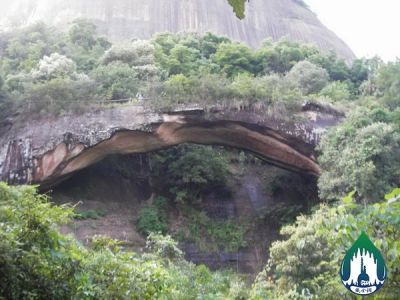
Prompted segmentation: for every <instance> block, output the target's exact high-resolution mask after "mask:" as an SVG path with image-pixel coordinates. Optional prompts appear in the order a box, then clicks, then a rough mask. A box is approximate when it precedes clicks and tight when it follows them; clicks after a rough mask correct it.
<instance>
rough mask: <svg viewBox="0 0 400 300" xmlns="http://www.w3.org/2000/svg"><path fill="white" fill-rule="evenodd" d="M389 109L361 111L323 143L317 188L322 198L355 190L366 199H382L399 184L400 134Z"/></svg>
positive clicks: (330, 132) (329, 197)
mask: <svg viewBox="0 0 400 300" xmlns="http://www.w3.org/2000/svg"><path fill="white" fill-rule="evenodd" d="M389 120H390V114H389V112H388V111H386V110H382V109H372V110H368V109H366V108H364V109H358V110H357V111H355V112H353V113H352V114H351V115H350V116H349V117H348V120H346V121H345V122H344V123H343V124H341V125H339V126H337V127H335V128H332V129H330V130H329V132H328V133H327V134H326V135H325V136H324V137H323V139H322V141H321V146H320V147H321V148H320V149H321V151H322V154H321V156H320V157H319V158H318V161H319V163H320V165H321V168H322V171H323V172H322V176H321V177H320V178H319V181H318V186H319V189H320V196H321V198H323V199H338V198H341V197H343V196H344V195H345V194H346V193H348V192H350V191H352V190H355V191H356V192H357V194H358V195H359V196H361V197H363V198H364V199H367V200H372V199H374V198H375V199H376V198H378V197H381V196H382V195H384V194H385V193H387V192H388V191H389V190H390V189H392V188H393V187H395V186H397V185H399V184H400V182H399V181H400V180H399V178H400V171H399V170H400V133H399V131H398V128H397V127H396V125H395V124H393V123H390V121H389Z"/></svg>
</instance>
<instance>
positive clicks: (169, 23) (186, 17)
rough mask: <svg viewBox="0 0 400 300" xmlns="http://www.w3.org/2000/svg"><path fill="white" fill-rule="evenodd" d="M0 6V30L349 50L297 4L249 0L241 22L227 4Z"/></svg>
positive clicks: (122, 1) (107, 0)
mask: <svg viewBox="0 0 400 300" xmlns="http://www.w3.org/2000/svg"><path fill="white" fill-rule="evenodd" d="M4 2H5V3H3V4H0V28H1V27H3V28H5V27H7V26H8V25H11V24H14V25H27V24H31V23H34V22H36V21H45V22H47V23H50V24H53V25H61V26H63V25H65V24H67V23H69V22H71V21H72V20H74V19H76V18H79V17H83V18H87V19H90V20H92V21H93V22H94V23H96V24H97V26H98V28H99V31H100V33H102V34H105V35H107V36H108V37H109V38H111V39H112V40H121V39H131V38H149V37H150V36H151V35H153V34H154V33H156V32H165V31H169V32H182V31H184V32H199V33H204V32H208V31H209V32H214V33H217V34H221V35H226V36H228V37H230V38H231V39H234V40H238V41H242V42H245V43H247V44H248V45H250V46H252V47H258V46H259V45H260V44H261V41H262V40H264V39H266V38H268V37H270V38H272V39H273V40H278V39H280V38H282V37H285V36H286V37H288V38H289V39H290V40H294V41H302V42H307V43H314V44H316V45H317V46H318V47H319V48H321V49H322V50H326V51H330V50H333V51H334V52H336V53H337V54H338V55H339V56H341V57H343V58H345V59H346V60H347V61H351V60H352V59H353V58H354V54H353V52H352V51H351V50H350V48H349V47H348V46H347V45H346V44H345V43H344V42H343V41H342V40H341V39H339V38H338V37H337V36H336V35H335V34H334V33H333V32H332V31H330V30H329V29H327V28H326V27H325V26H324V25H323V24H322V23H321V22H320V21H319V20H318V18H317V17H316V15H315V14H314V13H313V12H312V11H310V10H309V9H308V8H307V7H306V6H305V5H304V4H303V2H302V1H299V0H251V1H249V2H248V3H247V4H246V17H245V18H244V20H239V19H238V18H236V16H235V15H234V13H233V12H232V7H231V6H229V4H228V1H227V0H145V1H143V0H69V1H65V0H14V1H8V2H6V1H4Z"/></svg>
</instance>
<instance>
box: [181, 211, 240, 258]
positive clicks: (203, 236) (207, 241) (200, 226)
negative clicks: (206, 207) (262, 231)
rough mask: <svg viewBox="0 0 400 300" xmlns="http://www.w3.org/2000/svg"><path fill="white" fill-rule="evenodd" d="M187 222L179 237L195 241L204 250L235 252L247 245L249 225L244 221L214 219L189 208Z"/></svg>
mask: <svg viewBox="0 0 400 300" xmlns="http://www.w3.org/2000/svg"><path fill="white" fill-rule="evenodd" d="M185 219H186V224H183V226H182V228H181V229H180V231H179V232H178V233H177V239H178V240H180V241H184V242H193V243H194V244H195V245H196V246H197V247H198V248H199V249H200V250H201V251H204V252H221V251H224V252H235V251H238V250H239V249H240V248H243V247H245V246H246V245H247V242H246V240H245V237H246V232H247V229H248V228H247V227H248V226H247V225H246V224H244V222H238V221H234V220H231V219H228V220H212V219H211V218H210V217H208V216H207V215H206V213H205V212H202V211H198V210H194V209H190V208H187V209H186V211H185Z"/></svg>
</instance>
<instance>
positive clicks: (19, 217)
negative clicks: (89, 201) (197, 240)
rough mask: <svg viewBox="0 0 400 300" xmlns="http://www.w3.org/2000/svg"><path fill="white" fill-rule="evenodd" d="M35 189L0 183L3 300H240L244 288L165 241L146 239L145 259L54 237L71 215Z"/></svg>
mask: <svg viewBox="0 0 400 300" xmlns="http://www.w3.org/2000/svg"><path fill="white" fill-rule="evenodd" d="M73 214H74V213H73V210H72V209H71V208H69V207H66V206H64V207H59V206H55V205H52V204H50V203H49V202H48V199H47V198H46V197H45V196H42V195H39V194H37V192H36V191H35V188H34V187H30V186H29V187H28V186H20V187H8V186H6V185H5V184H3V183H0V236H1V238H0V250H1V251H0V278H1V280H0V298H2V299H3V298H4V299H198V298H207V299H215V298H224V299H243V297H244V296H245V295H246V290H245V289H244V283H243V282H242V281H241V280H240V278H239V277H238V276H237V275H234V274H233V273H230V272H213V273H212V272H210V271H209V270H208V269H207V268H206V267H205V266H195V265H193V264H191V263H188V262H186V261H185V260H184V259H183V258H182V252H181V251H180V250H179V249H178V248H177V244H176V242H175V241H174V240H172V239H171V238H170V237H168V236H167V237H163V236H160V235H157V234H150V236H149V237H148V241H147V249H148V253H147V254H136V253H132V252H129V251H123V249H122V248H121V244H120V243H119V242H117V241H113V240H110V239H109V238H106V237H102V236H97V237H94V238H93V239H92V247H91V249H87V248H85V247H83V246H82V245H80V244H79V243H78V242H77V241H75V240H74V239H73V238H71V237H68V236H64V235H62V234H60V233H59V231H58V229H57V228H58V226H59V225H61V224H64V223H66V222H69V220H70V217H72V216H73Z"/></svg>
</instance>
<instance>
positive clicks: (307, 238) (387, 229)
mask: <svg viewBox="0 0 400 300" xmlns="http://www.w3.org/2000/svg"><path fill="white" fill-rule="evenodd" d="M399 196H400V189H395V190H394V191H393V192H391V193H390V194H388V195H386V196H385V200H383V201H382V200H380V201H378V199H375V201H376V202H377V203H375V204H374V205H369V206H366V207H365V206H364V205H363V204H357V203H356V202H355V200H354V199H353V197H352V195H348V196H346V197H345V198H343V199H342V201H339V202H338V203H336V204H335V205H333V206H331V207H329V206H328V205H326V204H323V205H321V206H320V207H319V208H317V209H316V210H315V211H314V212H313V213H312V214H311V215H309V216H304V215H302V216H299V217H298V218H297V220H296V222H295V223H294V224H292V225H288V226H285V227H283V228H282V229H281V234H282V235H283V236H284V239H283V240H281V241H276V242H274V243H273V244H272V246H271V248H270V258H269V259H268V262H267V266H266V268H265V270H264V271H263V272H261V273H260V274H259V275H258V276H257V279H256V281H255V284H254V285H253V288H252V292H251V299H254V300H256V299H335V298H340V299H354V298H353V297H352V296H351V294H350V293H349V292H348V290H347V289H346V288H345V287H344V285H343V284H342V283H341V282H340V278H339V275H338V270H339V268H340V264H341V262H342V260H343V258H344V255H345V253H346V251H347V250H348V249H350V247H351V246H352V244H353V243H354V241H355V240H356V239H357V238H358V236H359V235H360V233H361V232H362V231H366V232H367V234H368V236H369V237H370V238H371V240H372V241H373V242H374V244H375V245H376V247H378V248H379V249H380V250H381V253H382V254H383V255H384V256H385V260H386V265H387V268H388V270H390V272H388V278H387V279H386V281H385V285H384V287H383V288H382V290H381V291H380V292H379V293H377V294H376V296H375V297H376V298H375V297H374V299H397V297H398V296H397V294H398V285H399V282H400V267H399V266H400V252H399V249H400V232H399V231H398V230H397V228H398V227H399V226H400V219H399V218H398V215H399V213H400V201H399ZM382 198H383V197H382ZM382 198H381V199H382Z"/></svg>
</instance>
